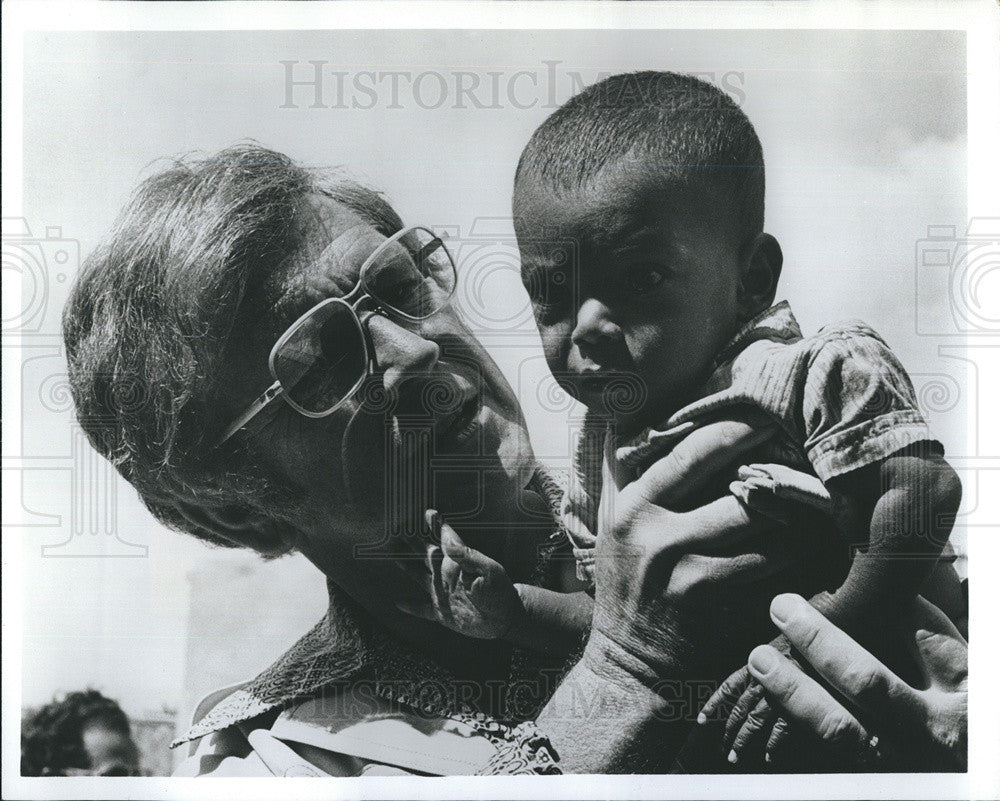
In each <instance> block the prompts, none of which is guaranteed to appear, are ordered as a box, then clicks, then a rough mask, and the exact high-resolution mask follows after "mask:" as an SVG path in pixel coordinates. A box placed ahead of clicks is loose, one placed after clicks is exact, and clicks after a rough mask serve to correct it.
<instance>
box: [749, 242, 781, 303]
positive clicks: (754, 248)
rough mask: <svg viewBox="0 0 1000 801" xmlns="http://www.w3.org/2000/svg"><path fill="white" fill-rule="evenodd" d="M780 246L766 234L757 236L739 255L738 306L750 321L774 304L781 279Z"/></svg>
mask: <svg viewBox="0 0 1000 801" xmlns="http://www.w3.org/2000/svg"><path fill="white" fill-rule="evenodd" d="M782 258H783V257H782V255H781V245H779V244H778V240H777V239H775V238H774V237H773V236H771V235H770V234H764V233H760V234H757V236H755V237H754V238H753V239H752V240H750V241H749V242H748V243H747V244H746V245H744V246H743V250H742V252H741V254H740V294H739V299H740V306H741V307H742V310H743V311H744V312H745V313H746V315H747V316H748V317H752V316H754V315H756V314H758V313H760V312H762V311H764V309H766V308H768V307H769V306H771V305H772V304H773V303H774V295H775V293H776V292H777V291H778V278H779V277H780V276H781V263H782Z"/></svg>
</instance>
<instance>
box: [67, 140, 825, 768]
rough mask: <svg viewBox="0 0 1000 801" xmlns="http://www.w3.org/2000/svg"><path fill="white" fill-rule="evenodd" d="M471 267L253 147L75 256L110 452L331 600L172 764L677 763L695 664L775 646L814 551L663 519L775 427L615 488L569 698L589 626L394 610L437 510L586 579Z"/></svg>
mask: <svg viewBox="0 0 1000 801" xmlns="http://www.w3.org/2000/svg"><path fill="white" fill-rule="evenodd" d="M455 282H456V272H455V267H454V264H453V263H452V261H451V257H450V255H449V254H448V252H447V250H446V249H445V248H444V246H443V243H442V242H441V241H440V240H439V239H437V238H436V237H435V236H434V234H433V233H432V232H430V231H428V230H425V229H420V228H404V226H403V224H402V221H401V220H400V219H399V218H398V216H397V215H396V214H395V212H394V211H393V210H392V209H391V208H390V207H389V205H388V204H387V203H386V202H385V201H384V200H383V199H382V198H381V197H379V196H378V195H377V194H375V193H373V192H371V191H369V190H367V189H364V188H362V187H360V186H358V185H356V184H353V183H350V182H346V181H343V180H327V179H325V178H324V177H323V176H322V175H320V174H317V173H314V172H312V171H309V170H306V169H303V168H301V167H299V166H297V165H295V164H294V163H293V162H291V161H290V160H289V159H287V158H285V157H284V156H281V155H279V154H277V153H273V152H271V151H268V150H265V149H262V148H259V147H255V146H243V147H237V148H233V149H230V150H227V151H223V152H221V153H219V154H217V155H215V156H213V157H210V158H207V159H204V160H201V161H186V162H179V163H177V164H175V165H174V166H173V167H171V168H170V169H168V170H166V171H165V172H162V173H160V174H158V175H156V176H154V177H152V178H150V179H148V180H147V181H146V182H145V183H143V184H142V185H141V186H140V188H139V189H138V191H137V192H136V194H135V196H134V197H133V198H132V200H131V202H130V203H129V205H128V207H127V208H126V210H125V212H124V213H123V215H122V216H121V218H120V219H119V220H118V222H117V223H116V225H115V227H114V229H113V230H112V231H111V233H110V234H109V235H108V237H107V238H106V239H105V241H104V243H103V244H102V245H101V246H100V247H99V248H98V249H97V250H96V251H95V253H94V254H92V256H91V257H90V259H89V260H88V262H87V264H86V265H85V267H84V269H83V271H82V273H81V275H80V277H79V279H78V282H77V285H76V287H75V289H74V292H73V295H72V298H71V300H70V302H69V304H68V306H67V309H66V312H65V318H64V333H65V340H66V346H67V356H68V361H69V370H70V381H71V384H72V388H73V395H74V400H75V403H76V406H77V412H78V416H79V419H80V421H81V424H82V425H83V427H84V428H85V429H86V431H87V433H88V436H89V437H90V440H91V442H92V444H93V445H94V447H95V448H97V449H98V450H99V451H100V452H101V453H102V454H103V455H105V456H106V457H107V458H108V459H109V460H111V461H112V462H113V463H114V465H115V466H116V468H117V469H118V470H119V472H120V473H121V474H122V475H123V476H124V477H125V478H126V480H128V481H129V482H130V483H131V484H132V485H133V486H134V487H135V488H136V489H137V490H138V492H139V494H140V497H141V498H142V499H143V501H144V502H145V504H146V505H147V506H148V508H149V509H150V510H151V511H152V512H153V514H155V515H156V516H157V518H159V519H160V520H161V521H162V522H164V523H165V524H167V525H168V526H172V527H174V528H177V529H180V530H183V531H187V532H190V533H191V534H194V535H195V536H197V537H200V538H202V539H204V540H205V541H207V542H209V543H212V544H215V545H219V546H224V547H247V548H253V549H255V550H257V551H258V552H260V553H261V554H263V555H264V556H265V557H273V556H277V555H280V554H283V553H286V552H289V551H292V550H296V551H299V552H301V553H302V554H304V555H305V556H306V557H307V558H308V559H309V560H310V561H311V562H312V563H313V564H314V565H316V567H317V568H319V569H320V570H321V571H322V572H323V573H324V574H325V575H326V576H327V577H328V584H329V589H330V609H329V612H328V614H327V615H326V617H325V618H324V619H323V620H322V621H321V622H320V623H319V624H318V625H317V626H316V627H315V628H314V629H313V630H312V631H311V632H309V633H308V634H306V635H305V636H304V637H303V638H302V639H301V640H300V641H299V642H298V643H297V644H296V645H295V646H294V647H293V648H292V649H291V650H290V651H289V652H288V653H286V654H285V655H284V656H283V657H282V658H281V659H280V660H278V662H276V663H275V664H274V665H273V666H271V667H270V668H268V669H267V670H265V671H264V672H263V673H261V674H260V675H259V676H258V677H257V678H256V679H254V680H252V681H251V682H249V683H248V684H245V685H242V686H240V687H238V688H230V689H229V690H227V691H224V692H220V693H218V694H215V695H214V696H212V697H210V698H209V699H206V701H205V702H204V703H203V704H202V708H200V709H199V710H198V712H197V714H196V722H195V724H194V725H193V727H192V728H191V729H190V730H189V731H188V732H186V733H185V734H184V736H183V737H182V738H181V742H190V743H191V745H190V746H189V759H188V760H187V761H186V762H185V763H184V765H183V766H182V768H181V770H180V773H181V774H182V775H260V774H265V775H267V774H278V775H299V774H302V775H341V776H343V775H361V774H366V775H368V774H386V773H398V772H412V773H419V774H450V773H476V772H485V773H489V772H556V771H558V770H559V769H560V766H561V767H562V768H565V769H572V770H589V771H603V770H663V769H667V768H669V767H670V766H671V764H672V759H673V758H674V756H675V755H676V754H677V751H678V748H679V746H680V743H681V741H682V740H683V738H684V736H686V732H687V731H688V730H689V728H690V723H691V722H692V721H693V719H694V717H695V714H696V713H697V709H698V706H699V705H700V703H701V702H702V701H704V699H705V697H706V693H710V691H711V690H710V688H706V687H704V686H703V684H704V680H705V679H709V678H718V677H719V676H720V675H722V672H723V670H725V669H728V668H731V667H732V666H733V663H734V661H735V662H738V661H739V660H740V659H745V655H746V653H747V652H748V651H749V649H750V648H751V647H752V646H753V645H755V644H757V643H758V642H761V641H764V640H766V639H769V636H768V630H767V626H768V622H767V620H766V616H765V615H764V614H763V612H762V611H760V610H766V606H767V604H766V600H764V598H765V595H766V596H769V595H771V594H773V591H774V589H775V588H776V587H777V586H779V585H778V584H776V583H775V574H776V573H777V572H778V568H779V567H781V566H784V567H787V566H789V565H791V564H793V563H794V561H795V552H794V549H795V547H796V546H795V545H794V544H793V545H791V546H789V545H787V544H784V545H782V547H781V548H777V547H772V546H771V545H768V543H767V542H761V541H760V540H759V538H758V539H755V540H754V541H753V543H751V544H747V545H746V546H745V547H744V546H743V545H741V544H740V543H741V541H742V540H744V539H745V538H746V537H749V536H753V535H757V534H759V533H760V530H759V529H760V524H759V523H758V522H755V521H751V520H750V519H749V518H748V517H747V514H746V512H745V510H744V509H743V508H742V507H741V506H740V505H739V503H738V502H737V501H736V500H735V499H734V498H728V499H725V500H723V501H721V502H720V501H716V502H714V503H712V504H710V505H709V506H706V507H703V508H696V509H694V510H692V511H689V512H685V513H683V514H681V513H674V512H670V511H667V508H685V506H687V507H689V506H690V498H691V497H693V496H692V493H695V492H697V490H698V489H699V485H700V484H702V483H704V481H705V479H706V477H708V476H709V475H710V474H711V473H712V472H714V471H715V470H718V469H720V468H721V467H722V466H723V465H724V464H728V463H729V462H730V461H731V460H732V459H734V458H738V454H739V452H740V451H741V450H743V449H746V448H748V447H750V446H752V445H753V444H754V443H755V442H757V441H759V437H760V436H761V434H760V433H759V432H754V431H752V430H751V429H750V428H749V427H748V426H745V425H741V424H718V425H716V426H709V427H706V428H705V429H702V430H701V431H700V432H699V433H698V436H697V437H694V436H692V437H690V438H689V440H690V442H689V443H687V444H686V446H685V448H679V449H678V451H677V457H676V458H677V465H676V469H674V470H663V471H660V472H659V473H657V475H656V478H655V480H656V481H657V482H658V483H656V484H653V483H651V482H652V481H653V480H654V479H653V478H652V477H651V478H650V480H649V481H647V482H645V483H642V482H638V483H637V484H636V485H634V488H633V487H630V488H629V489H628V491H627V493H623V498H622V500H621V502H620V503H619V504H618V506H617V509H616V520H615V524H614V525H615V531H616V533H617V535H618V536H617V538H615V537H611V538H609V544H608V545H606V546H605V548H606V549H612V550H614V549H615V548H618V549H619V550H620V553H619V552H615V553H610V552H609V554H608V559H607V560H606V564H605V567H604V568H603V576H604V578H603V579H602V580H601V581H600V582H599V587H598V592H597V597H596V611H595V613H594V630H593V634H592V635H591V636H590V638H589V641H588V642H587V645H586V648H585V649H584V651H583V658H582V659H581V660H580V661H579V662H578V663H577V664H576V666H575V667H573V668H572V670H571V672H570V673H569V675H568V676H567V677H566V679H565V681H564V682H563V684H562V685H561V686H560V687H559V689H558V691H557V692H556V693H555V695H554V696H553V690H554V688H555V685H556V683H557V680H558V677H559V676H560V675H561V672H562V671H563V670H564V669H565V666H566V664H567V661H568V659H569V658H570V657H571V655H572V653H573V651H574V649H575V648H576V647H578V646H579V644H578V643H559V642H555V643H552V646H551V648H550V649H549V650H548V651H547V652H546V653H542V654H539V653H532V652H528V651H525V650H520V649H518V648H516V647H510V646H508V645H505V644H503V643H502V642H499V641H483V640H471V639H469V638H466V637H463V636H461V635H459V634H457V633H455V632H452V631H450V630H447V629H445V628H443V627H442V626H439V625H438V624H436V623H432V622H429V621H423V620H418V619H414V618H413V617H411V616H408V615H406V614H404V613H403V612H401V611H400V608H399V607H400V605H405V604H406V603H407V602H408V601H412V600H415V599H418V598H422V597H424V588H423V587H421V586H418V584H417V583H415V582H413V581H412V580H411V578H410V575H409V573H410V572H411V571H406V570H401V569H400V567H399V565H398V560H399V558H400V556H401V555H404V554H413V558H414V559H415V560H418V561H419V560H420V559H422V558H424V557H426V545H425V544H424V543H423V542H422V541H421V540H420V537H421V535H422V533H423V527H422V523H421V519H422V515H423V512H424V510H425V509H426V508H429V507H433V508H437V509H439V510H440V511H441V513H442V514H443V515H444V516H445V517H446V518H448V519H450V520H452V521H453V522H455V523H456V525H460V526H461V530H462V536H463V538H464V540H465V542H467V543H468V544H469V545H470V546H471V547H474V548H475V549H477V550H478V551H480V552H482V553H483V554H486V555H487V556H489V557H490V558H492V559H495V560H496V561H498V562H500V563H501V564H502V565H503V566H504V568H505V569H506V570H507V572H508V574H509V575H510V576H511V577H512V578H513V579H514V580H515V581H518V582H526V583H533V584H537V585H540V586H544V587H547V588H550V589H556V590H561V591H570V590H574V589H577V587H576V585H575V583H574V582H575V579H574V577H573V570H572V565H571V561H570V560H566V559H564V558H560V557H561V556H564V555H565V553H566V548H565V543H564V541H562V540H560V539H559V537H558V536H557V537H556V538H555V539H553V538H552V537H551V535H552V532H553V530H554V529H555V528H556V526H555V522H554V514H553V508H554V506H555V504H556V503H557V501H558V489H557V488H556V486H555V483H554V482H553V481H552V480H551V479H550V478H549V477H548V476H547V475H546V474H545V472H544V471H543V470H541V469H540V467H539V466H538V465H537V463H536V462H535V459H534V456H533V454H532V452H531V448H530V445H529V442H528V438H527V434H526V431H525V427H524V422H523V420H522V415H521V411H520V408H519V405H518V403H517V399H516V398H515V397H514V395H513V393H512V391H511V389H510V387H509V385H508V384H507V382H506V381H505V380H504V378H503V376H502V374H501V373H500V371H499V369H498V368H497V366H496V365H495V364H494V362H493V361H492V360H491V359H490V357H489V356H488V355H487V353H486V352H485V350H484V349H483V348H482V346H481V345H480V344H479V343H478V342H477V341H476V340H475V338H474V337H473V336H472V335H471V333H470V332H469V330H468V329H467V328H466V327H465V326H464V325H463V324H462V322H461V321H460V320H459V319H458V317H457V316H456V314H455V312H454V310H453V309H452V308H451V306H450V304H449V299H450V297H451V294H452V292H453V291H454V287H455ZM682 468H686V469H682ZM685 502H687V503H685ZM665 532H669V536H668V535H667V534H666V533H665ZM791 539H792V541H793V542H794V541H796V540H799V539H802V538H801V537H799V538H791ZM616 543H617V545H616ZM720 548H722V549H723V550H722V551H719V550H718V549H720ZM742 550H745V551H746V552H745V553H740V551H742ZM713 552H714V553H715V555H711V554H712V553H713ZM779 554H780V558H779V556H778V555H779ZM637 559H638V562H637V561H636V560H637ZM647 568H648V570H647ZM653 568H655V569H653ZM637 576H638V577H639V578H640V580H637V578H636V577H637ZM643 576H645V578H642V577H643ZM801 578H802V577H801V576H800V579H801ZM803 581H804V579H803ZM801 583H802V582H800V585H801ZM790 584H791V587H792V588H795V589H800V590H801V591H803V592H806V591H810V590H812V589H814V588H812V587H809V586H800V585H796V584H795V582H791V583H790V582H789V581H787V576H786V581H785V582H784V584H783V585H780V586H783V587H785V588H789V586H790ZM752 593H757V595H756V596H754V597H757V598H759V602H755V603H748V602H747V599H748V598H749V597H750V595H751V594H752ZM754 610H757V611H754ZM758 612H759V614H758ZM696 680H701V681H702V684H699V682H698V681H696ZM698 687H702V689H704V690H706V692H701V691H699V690H698ZM581 692H583V693H584V695H583V696H581V697H587V698H590V699H591V700H592V701H593V702H595V703H598V704H600V705H601V706H600V707H599V708H600V709H601V710H602V711H601V712H600V713H599V714H596V715H595V714H593V708H591V709H590V710H589V711H588V710H587V709H580V708H579V704H574V702H573V701H574V699H575V698H577V697H578V696H579V695H580V693H581ZM693 692H694V693H696V695H695V696H692V695H691V694H692V693H693ZM543 707H544V709H543ZM536 717H537V720H538V725H539V726H541V727H542V728H541V729H539V728H537V727H536V726H535V724H534V723H533V722H532V721H533V720H535V718H536ZM553 744H554V746H555V747H553Z"/></svg>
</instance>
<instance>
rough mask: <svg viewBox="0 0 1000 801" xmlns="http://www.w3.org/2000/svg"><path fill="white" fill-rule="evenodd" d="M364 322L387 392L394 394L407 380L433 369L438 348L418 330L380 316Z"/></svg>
mask: <svg viewBox="0 0 1000 801" xmlns="http://www.w3.org/2000/svg"><path fill="white" fill-rule="evenodd" d="M366 322H367V325H368V331H369V333H370V334H371V339H372V344H373V345H374V346H375V361H376V362H377V363H378V369H379V372H380V373H381V375H382V384H383V386H384V387H385V389H386V391H387V392H389V393H392V392H394V391H397V390H398V389H399V387H400V385H401V384H402V383H403V382H404V381H406V380H407V379H409V378H413V377H415V376H419V375H426V374H427V373H428V372H430V371H431V370H433V369H434V366H435V365H436V364H437V362H438V358H439V356H440V355H441V348H440V346H439V345H438V344H437V343H436V342H434V341H432V340H430V339H426V338H425V337H423V336H421V334H420V333H419V330H413V329H411V328H404V327H403V326H401V325H397V324H396V323H395V322H393V321H392V320H390V319H388V318H386V317H383V316H382V315H381V314H374V315H372V316H371V317H369V318H368V320H367V321H366ZM417 325H419V324H417Z"/></svg>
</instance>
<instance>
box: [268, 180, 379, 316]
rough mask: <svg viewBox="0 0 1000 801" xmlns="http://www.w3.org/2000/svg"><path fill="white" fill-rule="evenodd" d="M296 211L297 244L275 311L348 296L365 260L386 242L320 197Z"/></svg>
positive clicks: (330, 200) (350, 213) (359, 219)
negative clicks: (277, 307) (278, 307)
mask: <svg viewBox="0 0 1000 801" xmlns="http://www.w3.org/2000/svg"><path fill="white" fill-rule="evenodd" d="M297 212H298V213H297V217H298V222H297V229H298V230H297V237H296V239H297V245H296V249H295V253H294V256H293V259H292V269H291V270H290V271H289V274H288V277H287V278H286V280H285V282H284V291H283V292H282V297H281V298H280V299H279V301H278V305H279V306H280V307H284V306H293V307H296V308H298V307H300V306H303V305H307V304H315V303H318V302H320V301H321V300H324V299H326V298H327V297H337V296H340V295H344V294H347V293H348V292H350V291H351V289H353V288H354V285H355V284H356V283H357V280H358V276H359V274H360V270H361V266H362V264H364V261H365V259H367V258H368V257H369V256H370V255H371V254H372V252H374V250H375V249H376V248H377V247H378V246H379V245H380V244H381V243H382V242H384V241H385V237H384V236H383V235H382V234H380V233H379V232H378V231H376V230H375V228H374V227H373V226H372V225H371V223H370V222H368V221H366V220H365V219H364V218H362V217H361V216H360V215H359V214H358V213H357V212H355V211H353V210H352V209H350V208H348V207H347V206H345V205H343V204H342V203H339V202H337V201H336V200H334V199H333V198H330V197H327V196H325V195H319V194H314V195H310V196H309V197H308V198H306V199H305V200H303V202H302V203H301V205H300V207H299V209H297ZM303 311H304V309H303Z"/></svg>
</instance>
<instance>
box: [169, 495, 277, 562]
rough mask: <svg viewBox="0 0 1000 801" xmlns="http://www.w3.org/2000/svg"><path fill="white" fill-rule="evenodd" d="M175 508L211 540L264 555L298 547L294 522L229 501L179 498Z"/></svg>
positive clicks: (272, 554) (271, 554)
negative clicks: (221, 503) (196, 501)
mask: <svg viewBox="0 0 1000 801" xmlns="http://www.w3.org/2000/svg"><path fill="white" fill-rule="evenodd" d="M174 507H175V508H176V509H177V511H178V513H179V514H180V515H181V517H183V518H184V520H186V521H187V523H188V524H189V525H190V526H192V527H194V528H195V529H200V530H201V531H204V532H206V533H207V534H208V535H209V536H210V537H211V538H212V539H216V540H221V541H222V542H220V544H224V543H228V544H230V545H231V546H233V547H237V548H252V549H253V550H255V551H257V552H259V553H261V554H263V555H264V556H281V555H282V554H285V553H288V551H290V550H291V549H292V548H294V547H295V541H296V536H295V531H294V529H293V527H292V526H291V524H289V523H286V522H284V521H279V520H275V519H273V518H271V517H268V516H267V515H265V514H263V513H262V512H259V511H257V510H255V509H249V508H247V507H244V506H238V505H236V504H230V505H226V506H208V505H201V504H194V503H187V502H185V501H176V502H175V503H174Z"/></svg>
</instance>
